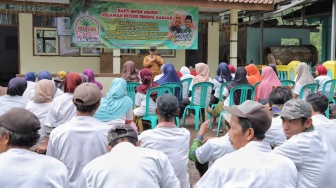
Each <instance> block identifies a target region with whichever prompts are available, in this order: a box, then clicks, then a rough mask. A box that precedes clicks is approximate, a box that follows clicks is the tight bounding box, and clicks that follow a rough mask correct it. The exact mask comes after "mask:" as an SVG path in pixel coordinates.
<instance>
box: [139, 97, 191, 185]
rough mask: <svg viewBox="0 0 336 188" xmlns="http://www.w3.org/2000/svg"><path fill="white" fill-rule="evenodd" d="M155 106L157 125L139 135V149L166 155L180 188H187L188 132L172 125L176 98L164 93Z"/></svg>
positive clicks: (176, 105) (177, 109)
mask: <svg viewBox="0 0 336 188" xmlns="http://www.w3.org/2000/svg"><path fill="white" fill-rule="evenodd" d="M156 106H157V107H156V110H155V112H156V115H157V116H158V122H159V123H158V124H157V126H156V128H155V129H151V130H146V131H144V132H142V133H141V135H140V136H139V141H140V143H141V147H145V148H151V149H155V150H158V151H162V152H163V153H164V154H166V155H167V156H168V159H169V161H170V163H171V164H172V165H173V167H174V171H175V175H176V177H177V178H178V180H179V181H180V185H181V188H189V187H190V183H189V175H188V149H189V141H190V132H189V131H188V130H187V129H185V128H178V127H177V126H176V125H175V123H174V120H175V116H176V115H177V114H179V108H178V107H179V105H178V101H177V98H176V97H175V96H174V95H172V94H170V93H165V94H163V95H162V96H160V97H159V98H158V99H157V100H156Z"/></svg>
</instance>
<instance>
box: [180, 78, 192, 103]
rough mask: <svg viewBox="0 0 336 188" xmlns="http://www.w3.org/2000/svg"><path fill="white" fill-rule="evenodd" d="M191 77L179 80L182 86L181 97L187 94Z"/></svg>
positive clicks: (185, 96)
mask: <svg viewBox="0 0 336 188" xmlns="http://www.w3.org/2000/svg"><path fill="white" fill-rule="evenodd" d="M191 81H192V78H186V79H183V80H182V81H181V84H182V86H183V92H182V98H187V97H188V96H189V87H190V84H191Z"/></svg>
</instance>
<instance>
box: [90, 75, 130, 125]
mask: <svg viewBox="0 0 336 188" xmlns="http://www.w3.org/2000/svg"><path fill="white" fill-rule="evenodd" d="M94 117H95V118H96V119H99V120H100V121H102V122H108V124H110V125H112V126H117V125H125V124H128V125H129V124H131V125H135V124H134V123H132V120H133V101H132V99H131V98H130V97H128V96H127V83H126V81H125V80H124V79H122V78H116V79H114V80H113V81H112V83H111V86H110V90H109V91H108V93H107V96H106V97H104V98H102V99H101V100H100V106H99V108H98V110H97V111H96V113H95V115H94ZM132 127H133V128H135V129H136V126H132Z"/></svg>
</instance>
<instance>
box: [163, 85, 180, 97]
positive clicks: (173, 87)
mask: <svg viewBox="0 0 336 188" xmlns="http://www.w3.org/2000/svg"><path fill="white" fill-rule="evenodd" d="M161 86H167V87H170V88H171V89H172V91H173V93H172V94H173V95H175V93H176V92H179V94H178V95H179V96H180V98H179V100H181V99H182V89H183V86H182V84H180V83H177V82H169V83H165V84H162V85H161ZM175 96H176V95H175Z"/></svg>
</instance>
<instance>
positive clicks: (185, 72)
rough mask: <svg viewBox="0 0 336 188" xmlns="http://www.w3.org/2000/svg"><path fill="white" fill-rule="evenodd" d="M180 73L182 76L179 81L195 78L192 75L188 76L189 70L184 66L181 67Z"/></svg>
mask: <svg viewBox="0 0 336 188" xmlns="http://www.w3.org/2000/svg"><path fill="white" fill-rule="evenodd" d="M180 73H181V74H182V77H181V78H180V79H181V81H183V80H184V79H187V78H195V76H194V75H191V74H190V70H189V69H188V67H186V66H183V67H181V69H180Z"/></svg>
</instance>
